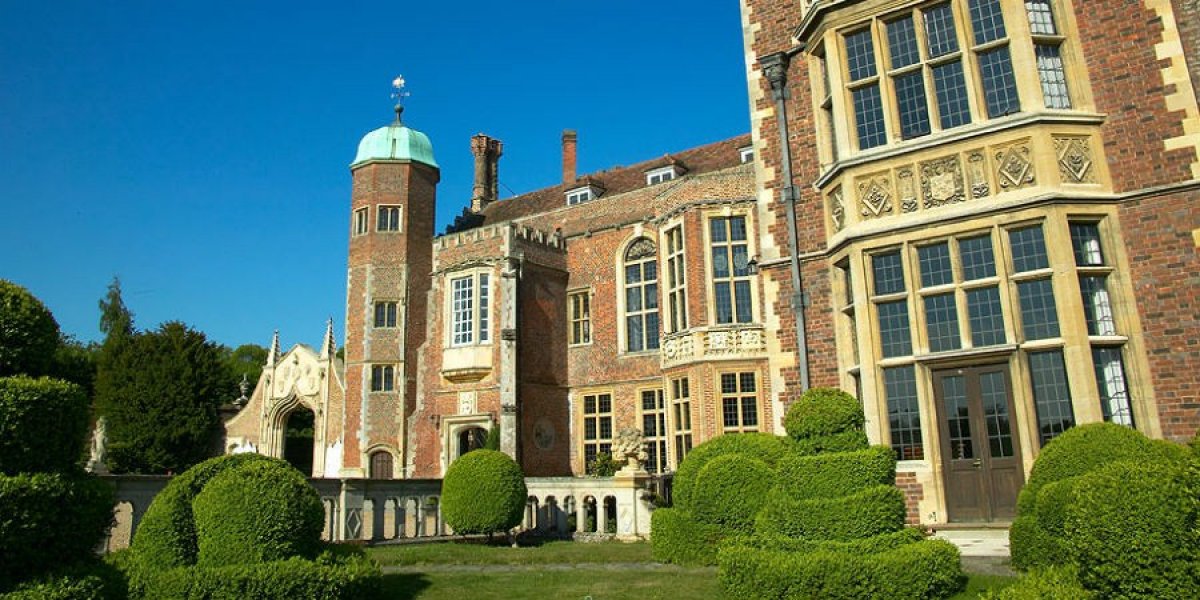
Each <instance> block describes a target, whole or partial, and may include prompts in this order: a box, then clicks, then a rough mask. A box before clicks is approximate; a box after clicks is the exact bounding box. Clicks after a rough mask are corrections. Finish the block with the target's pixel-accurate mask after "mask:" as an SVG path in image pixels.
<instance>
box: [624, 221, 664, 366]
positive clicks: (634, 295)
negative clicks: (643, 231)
mask: <svg viewBox="0 0 1200 600" xmlns="http://www.w3.org/2000/svg"><path fill="white" fill-rule="evenodd" d="M624 296H625V350H626V351H629V352H642V351H645V350H654V349H657V348H658V253H657V250H656V249H655V247H654V242H651V241H650V240H649V239H648V238H638V239H636V240H634V241H633V243H631V244H630V245H629V248H628V249H627V250H626V251H625V294H624Z"/></svg>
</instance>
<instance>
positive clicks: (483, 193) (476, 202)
mask: <svg viewBox="0 0 1200 600" xmlns="http://www.w3.org/2000/svg"><path fill="white" fill-rule="evenodd" d="M503 150H504V144H502V143H501V142H500V140H498V139H495V138H492V137H488V136H486V135H484V134H482V133H477V134H475V135H474V136H472V137H471V154H472V155H474V156H475V185H474V187H473V188H472V189H471V211H472V212H476V213H477V212H480V211H482V210H483V209H484V208H485V207H486V206H487V205H488V204H491V203H492V202H495V201H496V200H497V199H499V192H500V155H501V154H503Z"/></svg>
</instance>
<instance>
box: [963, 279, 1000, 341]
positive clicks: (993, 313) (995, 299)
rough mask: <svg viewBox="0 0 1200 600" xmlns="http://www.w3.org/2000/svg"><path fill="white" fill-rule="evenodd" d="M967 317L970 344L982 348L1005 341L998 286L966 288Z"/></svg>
mask: <svg viewBox="0 0 1200 600" xmlns="http://www.w3.org/2000/svg"><path fill="white" fill-rule="evenodd" d="M967 317H968V323H969V324H970V326H971V345H972V346H974V347H976V348H982V347H984V346H995V345H998V344H1003V343H1004V342H1005V339H1004V313H1003V310H1002V309H1001V308H1000V290H999V288H996V287H986V288H981V289H977V290H968V291H967Z"/></svg>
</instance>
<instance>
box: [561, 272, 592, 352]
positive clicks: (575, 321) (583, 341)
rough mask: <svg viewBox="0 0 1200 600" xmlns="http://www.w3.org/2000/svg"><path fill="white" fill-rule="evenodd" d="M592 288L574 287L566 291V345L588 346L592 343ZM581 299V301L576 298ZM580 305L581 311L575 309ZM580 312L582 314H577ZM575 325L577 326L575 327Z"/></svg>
mask: <svg viewBox="0 0 1200 600" xmlns="http://www.w3.org/2000/svg"><path fill="white" fill-rule="evenodd" d="M592 295H593V294H592V288H590V287H585V288H576V289H571V290H568V291H567V345H568V346H590V345H591V344H592V339H593V338H594V336H593V331H592V311H591V305H592ZM579 299H582V303H579V302H577V300H579ZM581 306H582V308H583V310H582V311H577V309H578V308H580V307H581ZM580 312H582V314H579V313H580ZM576 325H578V326H579V327H578V328H577V327H576Z"/></svg>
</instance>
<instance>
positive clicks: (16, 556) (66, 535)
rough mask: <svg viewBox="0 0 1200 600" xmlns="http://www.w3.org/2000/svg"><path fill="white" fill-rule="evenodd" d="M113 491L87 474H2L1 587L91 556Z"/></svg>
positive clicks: (109, 518)
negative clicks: (10, 475)
mask: <svg viewBox="0 0 1200 600" xmlns="http://www.w3.org/2000/svg"><path fill="white" fill-rule="evenodd" d="M112 511H113V490H112V487H111V486H109V485H108V484H107V483H105V482H103V481H101V480H100V479H97V478H95V477H92V476H88V475H82V474H80V475H67V474H63V473H32V474H23V475H16V476H13V477H9V476H6V475H0V590H3V589H5V588H6V587H7V586H10V585H12V584H14V583H16V582H17V581H24V580H28V579H32V578H36V577H38V576H40V575H43V574H46V573H49V572H51V571H53V570H54V569H56V568H60V567H62V566H64V565H69V564H70V563H73V562H75V561H79V560H84V559H87V558H88V557H90V556H92V552H93V551H94V550H95V549H96V546H97V545H98V544H99V543H100V540H101V539H103V537H104V534H105V532H106V531H107V530H108V527H109V525H110V524H111V523H112Z"/></svg>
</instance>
